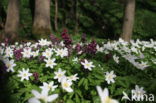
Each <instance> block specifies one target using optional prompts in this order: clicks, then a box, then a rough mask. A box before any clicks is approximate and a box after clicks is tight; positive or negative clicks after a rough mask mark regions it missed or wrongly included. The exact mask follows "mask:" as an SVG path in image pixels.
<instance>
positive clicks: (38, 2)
mask: <svg viewBox="0 0 156 103" xmlns="http://www.w3.org/2000/svg"><path fill="white" fill-rule="evenodd" d="M32 32H33V34H38V36H35V37H37V38H38V37H46V36H47V35H50V33H51V23H50V0H35V16H34V23H33V31H32Z"/></svg>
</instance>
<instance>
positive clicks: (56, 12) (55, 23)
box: [54, 0, 58, 31]
mask: <svg viewBox="0 0 156 103" xmlns="http://www.w3.org/2000/svg"><path fill="white" fill-rule="evenodd" d="M54 19H55V20H54V25H55V31H57V30H58V22H57V21H58V0H55V18H54Z"/></svg>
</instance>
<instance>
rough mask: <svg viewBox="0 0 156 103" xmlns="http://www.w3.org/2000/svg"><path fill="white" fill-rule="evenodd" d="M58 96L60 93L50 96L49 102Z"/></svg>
mask: <svg viewBox="0 0 156 103" xmlns="http://www.w3.org/2000/svg"><path fill="white" fill-rule="evenodd" d="M57 97H58V94H53V95H50V96H49V97H48V102H52V101H54V100H55V99H56V98H57Z"/></svg>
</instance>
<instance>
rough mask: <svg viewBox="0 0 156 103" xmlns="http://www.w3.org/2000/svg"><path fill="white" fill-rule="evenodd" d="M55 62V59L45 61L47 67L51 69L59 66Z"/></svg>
mask: <svg viewBox="0 0 156 103" xmlns="http://www.w3.org/2000/svg"><path fill="white" fill-rule="evenodd" d="M55 60H56V59H55V58H54V59H50V58H48V59H45V60H44V61H45V62H46V67H50V68H51V69H52V68H54V66H55V65H57V64H56V63H55Z"/></svg>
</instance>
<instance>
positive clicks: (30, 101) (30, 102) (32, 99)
mask: <svg viewBox="0 0 156 103" xmlns="http://www.w3.org/2000/svg"><path fill="white" fill-rule="evenodd" d="M28 103H41V102H40V101H39V100H38V99H36V98H30V99H29V100H28Z"/></svg>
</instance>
